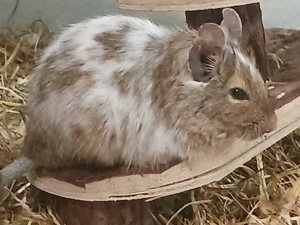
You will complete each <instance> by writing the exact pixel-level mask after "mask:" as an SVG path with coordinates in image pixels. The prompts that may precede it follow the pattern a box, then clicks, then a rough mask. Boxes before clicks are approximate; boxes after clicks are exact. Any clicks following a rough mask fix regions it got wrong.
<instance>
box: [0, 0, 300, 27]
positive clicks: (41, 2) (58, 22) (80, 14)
mask: <svg viewBox="0 0 300 225" xmlns="http://www.w3.org/2000/svg"><path fill="white" fill-rule="evenodd" d="M162 1H163V0H162ZM14 4H15V1H14V0H0V7H1V8H0V27H2V26H4V25H5V21H7V19H8V17H9V14H10V12H11V11H12V9H13V7H14ZM261 6H262V10H263V21H264V25H265V27H266V28H269V27H283V28H296V29H300V0H263V1H262V3H261ZM116 13H122V14H129V15H136V16H142V17H147V18H150V19H152V20H153V21H155V22H157V23H161V24H166V25H178V26H184V25H185V17H184V13H183V12H140V11H124V10H120V9H118V7H117V0H20V5H19V8H18V10H17V13H16V15H15V17H14V20H13V21H12V23H11V24H10V26H11V27H13V28H17V29H20V28H21V29H22V28H25V27H26V26H28V25H29V24H30V23H31V22H32V21H33V20H34V19H42V20H43V21H44V22H45V23H46V24H47V25H48V27H49V28H50V29H51V30H52V31H58V30H60V29H61V28H62V27H64V26H66V25H67V24H70V23H76V22H78V21H80V20H83V19H85V18H88V17H94V16H97V15H104V14H116Z"/></svg>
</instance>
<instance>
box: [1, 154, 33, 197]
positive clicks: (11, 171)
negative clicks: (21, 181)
mask: <svg viewBox="0 0 300 225" xmlns="http://www.w3.org/2000/svg"><path fill="white" fill-rule="evenodd" d="M32 166H33V163H32V161H31V160H30V159H29V158H27V157H24V156H23V157H21V158H19V159H17V160H16V161H14V162H13V163H11V164H9V165H8V166H6V167H4V168H3V169H2V170H0V192H1V190H2V189H3V188H4V187H5V186H8V185H10V184H11V183H12V182H13V181H14V180H15V179H18V178H20V177H22V176H24V175H25V174H26V173H27V172H28V171H29V170H30V169H31V168H32Z"/></svg>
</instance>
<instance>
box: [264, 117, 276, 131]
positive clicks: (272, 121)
mask: <svg viewBox="0 0 300 225" xmlns="http://www.w3.org/2000/svg"><path fill="white" fill-rule="evenodd" d="M276 127H277V117H276V115H275V113H273V114H271V115H270V116H269V118H268V124H267V126H266V127H265V133H270V132H272V131H273V130H275V129H276Z"/></svg>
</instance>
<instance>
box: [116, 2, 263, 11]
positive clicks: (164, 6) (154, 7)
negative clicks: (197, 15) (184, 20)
mask: <svg viewBox="0 0 300 225" xmlns="http://www.w3.org/2000/svg"><path fill="white" fill-rule="evenodd" d="M258 2H260V1H259V0H202V1H200V0H199V1H196V0H186V1H181V0H164V1H160V0H118V5H119V8H121V9H126V10H143V11H193V10H205V9H216V8H225V7H232V6H237V5H246V4H251V3H258Z"/></svg>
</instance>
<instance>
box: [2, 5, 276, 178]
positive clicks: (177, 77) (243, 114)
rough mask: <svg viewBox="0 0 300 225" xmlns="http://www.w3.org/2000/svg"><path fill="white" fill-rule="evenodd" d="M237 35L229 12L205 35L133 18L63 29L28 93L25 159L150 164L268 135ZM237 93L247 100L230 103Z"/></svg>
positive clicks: (260, 97) (266, 113)
mask: <svg viewBox="0 0 300 225" xmlns="http://www.w3.org/2000/svg"><path fill="white" fill-rule="evenodd" d="M241 30H242V29H241V21H240V19H239V17H238V15H237V14H236V13H235V11H233V10H230V9H226V10H224V21H223V22H222V24H221V26H219V25H216V24H205V25H203V26H201V27H200V29H199V31H190V30H171V29H167V28H165V27H162V26H157V25H155V24H153V23H151V22H150V21H148V20H143V19H138V18H133V17H127V16H106V17H99V18H95V19H90V20H87V21H84V22H82V23H79V24H75V25H73V26H72V27H70V28H68V29H66V30H65V31H64V32H63V33H62V34H61V35H60V36H59V37H58V38H57V39H56V40H55V41H54V42H53V43H52V44H51V45H50V46H49V47H48V48H47V49H46V50H45V52H44V54H43V55H42V57H41V59H40V62H39V66H38V67H37V68H36V70H35V78H34V79H33V81H32V84H31V86H30V88H29V90H30V98H29V100H28V112H27V115H28V118H29V121H28V123H27V135H26V138H25V143H24V148H23V154H24V156H25V157H27V158H29V159H31V160H32V162H33V164H34V165H35V166H44V167H66V166H73V165H76V164H82V163H83V164H97V165H115V164H125V165H137V166H143V165H145V164H151V165H153V164H156V163H166V162H168V161H170V160H173V159H180V160H185V159H187V158H188V157H189V156H190V155H191V154H194V153H196V152H198V151H204V150H209V149H210V147H212V146H214V145H215V144H216V142H217V139H218V142H219V141H220V142H221V141H222V140H224V141H228V140H230V139H231V138H244V139H253V138H256V137H259V136H261V135H263V134H264V133H265V132H270V131H272V130H273V129H274V128H275V126H276V116H275V114H274V110H273V108H272V104H271V103H270V100H269V98H268V92H267V89H266V87H265V84H264V82H263V80H262V78H261V75H260V73H259V71H258V70H257V69H256V66H255V64H254V60H251V59H250V58H249V57H248V56H247V55H245V54H244V53H243V50H242V49H240V46H239V43H240V38H241V36H242V35H241ZM235 87H238V88H241V89H243V90H244V91H245V92H246V93H247V94H248V96H249V99H248V100H237V99H234V98H233V97H232V96H231V95H230V90H231V89H232V88H235ZM2 175H3V174H2Z"/></svg>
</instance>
